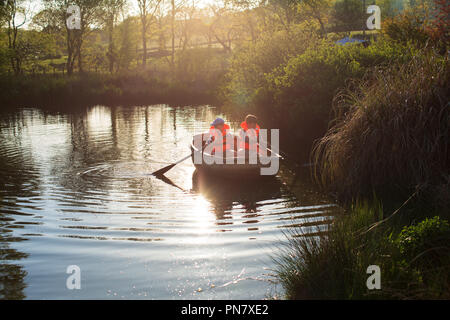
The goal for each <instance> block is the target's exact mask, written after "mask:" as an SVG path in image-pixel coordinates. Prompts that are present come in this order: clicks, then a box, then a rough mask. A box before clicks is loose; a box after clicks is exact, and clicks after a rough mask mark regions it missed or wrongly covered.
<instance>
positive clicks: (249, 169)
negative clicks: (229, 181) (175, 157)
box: [191, 137, 281, 179]
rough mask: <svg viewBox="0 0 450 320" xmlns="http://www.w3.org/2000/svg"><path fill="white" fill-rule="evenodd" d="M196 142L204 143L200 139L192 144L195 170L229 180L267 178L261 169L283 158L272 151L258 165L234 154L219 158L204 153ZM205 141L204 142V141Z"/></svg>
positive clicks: (261, 157)
mask: <svg viewBox="0 0 450 320" xmlns="http://www.w3.org/2000/svg"><path fill="white" fill-rule="evenodd" d="M194 141H202V140H200V139H197V140H196V139H195V137H194V139H193V142H192V144H191V159H192V163H193V164H194V166H195V168H196V169H197V170H198V171H201V172H202V173H206V174H209V175H217V176H222V177H229V178H244V179H245V178H250V177H251V178H256V177H267V175H262V174H261V169H262V168H265V167H270V161H271V160H277V161H278V160H279V159H280V158H281V157H280V155H278V154H275V153H272V151H271V150H270V149H268V150H269V152H268V154H269V155H266V156H262V155H261V156H260V155H259V156H258V159H257V161H256V163H250V161H249V159H248V155H247V157H245V156H244V157H239V156H237V155H236V153H234V154H233V155H230V156H227V157H222V155H220V157H221V158H219V157H218V156H216V155H212V154H209V153H206V152H202V148H201V147H200V146H196V145H195V144H194ZM203 141H204V140H203ZM194 159H201V161H200V162H201V163H196V161H194Z"/></svg>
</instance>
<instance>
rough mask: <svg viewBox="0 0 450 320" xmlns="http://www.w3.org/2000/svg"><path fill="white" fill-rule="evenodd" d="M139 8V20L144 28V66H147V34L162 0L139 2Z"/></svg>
mask: <svg viewBox="0 0 450 320" xmlns="http://www.w3.org/2000/svg"><path fill="white" fill-rule="evenodd" d="M137 2H138V7H139V18H140V20H141V27H142V50H143V54H142V65H143V66H144V67H145V66H146V65H147V32H148V30H149V28H150V25H151V19H152V18H153V17H154V15H155V12H156V10H158V8H159V6H160V4H161V2H162V0H137Z"/></svg>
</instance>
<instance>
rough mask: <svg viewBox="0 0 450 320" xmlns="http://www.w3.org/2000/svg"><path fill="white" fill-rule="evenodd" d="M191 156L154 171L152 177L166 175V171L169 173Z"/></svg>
mask: <svg viewBox="0 0 450 320" xmlns="http://www.w3.org/2000/svg"><path fill="white" fill-rule="evenodd" d="M207 145H208V143H206V144H205V145H204V146H203V148H202V152H203V151H204V150H205V148H206V146H207ZM190 157H191V155H188V156H186V157H184V158H183V159H180V160H178V161H177V162H174V163H172V164H169V165H168V166H166V167H164V168H161V169H159V170H156V171H155V172H153V173H152V175H153V176H162V175H163V174H164V173H166V172H167V171H169V170H170V169H172V168H173V167H175V166H176V165H177V164H179V163H180V162H183V161H184V160H186V159H188V158H190Z"/></svg>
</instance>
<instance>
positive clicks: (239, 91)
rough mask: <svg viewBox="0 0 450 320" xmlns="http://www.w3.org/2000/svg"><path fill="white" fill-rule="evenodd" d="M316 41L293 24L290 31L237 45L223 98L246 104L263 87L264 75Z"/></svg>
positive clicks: (236, 103)
mask: <svg viewBox="0 0 450 320" xmlns="http://www.w3.org/2000/svg"><path fill="white" fill-rule="evenodd" d="M316 42H317V37H316V36H315V35H314V34H311V33H309V32H308V31H307V30H305V29H302V28H301V27H300V26H297V27H296V28H293V30H291V32H290V33H287V32H286V31H285V30H283V31H277V32H274V33H271V34H270V33H266V34H263V35H262V36H261V38H260V39H258V40H257V41H255V42H249V43H244V44H242V45H241V46H239V47H237V48H236V49H235V50H234V53H233V56H232V57H231V59H230V67H229V70H228V73H227V75H226V85H225V86H224V88H223V93H224V95H225V97H226V99H228V100H229V101H230V102H231V103H233V104H235V105H237V106H248V104H250V103H252V102H254V101H255V96H256V94H257V93H258V91H260V90H262V89H263V88H264V87H265V86H266V84H267V82H266V79H265V75H266V74H268V73H271V72H272V71H273V70H274V69H275V68H278V67H279V66H280V65H284V64H285V63H286V62H287V61H288V60H289V58H291V57H293V56H294V55H296V54H299V53H301V52H304V51H305V50H306V49H307V48H308V47H309V46H311V45H313V44H314V43H316Z"/></svg>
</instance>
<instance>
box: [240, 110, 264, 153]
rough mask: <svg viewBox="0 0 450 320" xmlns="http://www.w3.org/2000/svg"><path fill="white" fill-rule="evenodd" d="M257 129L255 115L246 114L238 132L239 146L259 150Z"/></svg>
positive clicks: (258, 128)
mask: <svg viewBox="0 0 450 320" xmlns="http://www.w3.org/2000/svg"><path fill="white" fill-rule="evenodd" d="M259 130H260V127H259V125H258V123H257V118H256V116H254V115H252V114H248V115H247V116H246V117H245V120H244V121H243V122H242V123H241V131H240V132H239V138H240V139H239V140H240V144H239V148H240V149H244V150H245V151H247V150H252V151H258V150H259V145H258V142H259Z"/></svg>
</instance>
